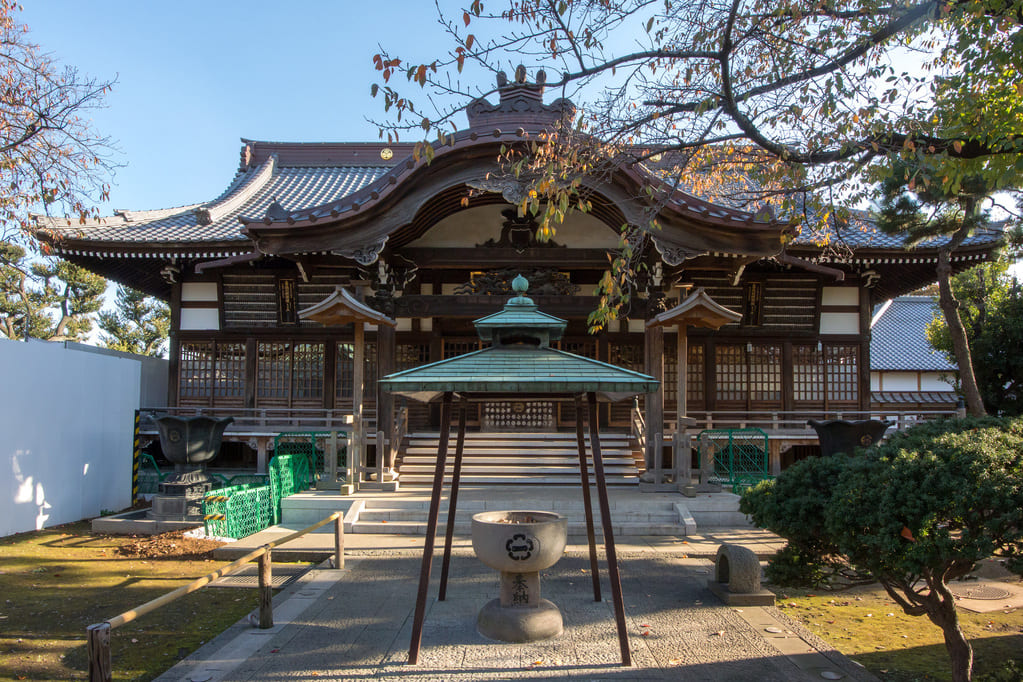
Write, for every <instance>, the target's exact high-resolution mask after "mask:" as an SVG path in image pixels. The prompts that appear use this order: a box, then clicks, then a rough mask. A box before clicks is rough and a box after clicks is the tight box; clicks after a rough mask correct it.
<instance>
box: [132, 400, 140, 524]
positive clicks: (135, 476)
mask: <svg viewBox="0 0 1023 682" xmlns="http://www.w3.org/2000/svg"><path fill="white" fill-rule="evenodd" d="M141 418H142V414H141V412H140V411H139V410H135V440H134V441H133V443H134V446H133V449H132V458H131V503H132V504H133V505H134V504H136V503H138V501H139V465H140V464H141V463H142V440H141V439H140V438H139V422H140V421H141Z"/></svg>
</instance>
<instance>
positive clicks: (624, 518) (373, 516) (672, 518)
mask: <svg viewBox="0 0 1023 682" xmlns="http://www.w3.org/2000/svg"><path fill="white" fill-rule="evenodd" d="M480 511H482V510H479V509H459V510H458V520H457V521H456V523H462V521H463V520H467V519H470V518H472V516H473V514H477V513H479V512H480ZM530 511H544V510H536V509H531V510H530ZM427 513H428V510H425V511H424V510H422V509H363V510H362V512H361V513H360V514H359V520H358V522H357V523H369V522H380V521H387V522H389V523H390V522H397V521H401V522H404V521H416V522H425V521H426V516H427ZM559 513H560V514H562V515H563V516H566V517H568V522H569V524H573V523H578V524H580V525H585V523H584V519H583V512H582V510H579V511H578V513H575V514H572V513H568V512H565V511H561V512H559ZM439 518H440V519H441V522H442V523H447V518H448V514H447V511H446V510H441V511H440V515H439ZM611 518H612V520H613V521H614V522H615V523H651V524H655V523H660V524H665V523H666V524H675V523H677V521H678V512H676V511H675V510H674V509H664V510H651V511H649V512H647V513H644V512H630V513H621V512H619V513H614V512H612V514H611Z"/></svg>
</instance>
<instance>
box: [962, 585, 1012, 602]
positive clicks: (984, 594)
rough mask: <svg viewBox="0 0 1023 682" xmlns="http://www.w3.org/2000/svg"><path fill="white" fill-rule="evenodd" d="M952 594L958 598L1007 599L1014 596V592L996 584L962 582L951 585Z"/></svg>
mask: <svg viewBox="0 0 1023 682" xmlns="http://www.w3.org/2000/svg"><path fill="white" fill-rule="evenodd" d="M949 589H950V590H951V591H952V594H954V595H955V596H956V598H958V599H1005V598H1006V597H1010V596H1012V592H1010V591H1009V590H1007V589H1005V588H1003V587H996V586H994V585H976V584H973V585H971V584H960V585H949Z"/></svg>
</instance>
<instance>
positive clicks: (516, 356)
mask: <svg viewBox="0 0 1023 682" xmlns="http://www.w3.org/2000/svg"><path fill="white" fill-rule="evenodd" d="M512 286H513V288H514V289H515V291H516V292H517V295H516V296H515V297H514V298H512V299H511V300H510V301H508V303H507V304H506V305H505V306H504V309H503V310H502V311H501V312H500V313H496V314H495V315H491V316H489V317H486V318H483V319H481V320H477V325H478V326H477V328H478V329H479V331H480V336H481V337H484V335H485V334H486V335H487V336H490V337H492V338H493V339H494V345H493V346H491V347H490V348H484V349H483V350H478V351H475V352H472V353H466V354H464V355H459V356H457V357H454V358H449V359H447V360H441V361H439V362H434V363H431V364H428V365H423V366H422V367H414V368H412V369H407V370H404V371H402V372H396V373H394V374H389V375H388V376H386V377H384V378H382V379H380V380H379V381H378V382H377V383H378V385H379V386H381V387H382V388H383V389H384V390H385V391H388V392H391V393H397V394H399V395H404V396H406V397H409V398H413V399H415V400H421V401H423V402H427V401H430V400H433V399H434V398H437V397H439V396H441V395H443V394H444V393H459V394H462V395H467V396H472V395H473V394H487V395H491V396H492V395H494V394H502V395H549V396H557V395H560V396H568V395H578V394H581V393H590V392H592V393H597V394H600V395H601V396H603V397H604V398H606V399H608V400H612V401H614V400H621V399H623V398H628V397H631V396H634V395H637V394H639V393H650V392H652V391H656V390H657V386H658V385H659V383H660V382H659V381H658V380H657V379H654V378H653V377H651V376H648V375H646V374H641V373H640V372H634V371H632V370H628V369H623V368H621V367H616V366H614V365H610V364H608V363H606V362H599V361H597V360H591V359H590V358H587V357H584V356H582V355H576V354H574V353H568V352H566V351H562V350H557V349H554V348H551V347H550V346H549V345H548V342H549V340H550V338H551V337H550V334H551V333H552V332H555V333H556V334H558V335H560V331H561V330H562V329H564V326H565V321H564V320H559V319H558V318H555V317H551V316H550V315H547V314H546V313H542V312H540V311H538V310H536V306H535V305H534V304H533V301H532V300H531V299H529V298H528V297H526V296H525V295H524V294H525V291H526V288H527V287H528V283H527V282H526V280H525V278H523V277H522V276H521V275H520V276H518V277H516V278H515V281H514V282H513V284H512ZM488 321H489V322H488ZM479 323H484V324H483V325H482V327H480V326H479Z"/></svg>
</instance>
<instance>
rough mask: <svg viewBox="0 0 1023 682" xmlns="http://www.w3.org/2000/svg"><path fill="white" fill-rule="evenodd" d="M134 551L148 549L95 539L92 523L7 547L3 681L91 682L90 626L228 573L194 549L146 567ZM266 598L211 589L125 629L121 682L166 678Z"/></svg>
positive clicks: (0, 652)
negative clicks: (214, 574)
mask: <svg viewBox="0 0 1023 682" xmlns="http://www.w3.org/2000/svg"><path fill="white" fill-rule="evenodd" d="M173 542H174V541H173V538H170V539H168V541H167V543H165V545H166V544H171V543H173ZM133 544H134V545H135V546H137V545H138V544H139V539H138V538H130V537H119V536H101V535H93V534H92V533H90V532H89V528H88V524H87V523H86V522H80V523H75V524H69V525H65V526H60V527H56V528H52V529H47V530H44V531H38V532H34V533H20V534H18V535H13V536H10V537H7V538H2V539H0V680H3V681H6V680H71V679H85V678H86V677H87V675H86V671H87V669H88V660H87V653H86V647H85V628H86V627H87V626H88V625H90V624H92V623H97V622H100V621H103V620H105V619H107V618H111V617H113V616H115V615H117V614H119V613H122V612H124V611H127V610H129V609H131V608H134V607H136V606H139V605H140V604H143V603H145V602H147V601H149V600H151V599H155V598H156V597H159V596H160V595H162V594H165V593H167V592H169V591H171V590H173V589H175V588H177V587H180V586H181V585H185V584H187V583H188V582H190V581H192V580H194V579H195V578H198V577H201V576H203V575H205V574H207V573H209V572H211V571H214V570H216V569H217V568H218V567H219V566H221V565H222V564H223V562H214V561H212V560H211V559H209V558H208V555H206V554H203V553H202V552H198V553H196V552H195V551H194V550H195V545H194V543H191V542H182V543H180V547H181V549H182V552H181V553H180V554H179V553H175V552H174V551H173V548H170V547H166V546H165V547H164V549H163V551H161V552H159V553H158V554H159V558H142V557H139V556H138V552H133V551H131V545H133ZM122 551H128V553H129V554H132V555H133V556H123V555H122V554H121V552H122ZM182 555H184V557H188V558H183V556H182ZM257 593H258V591H257V590H252V589H228V588H217V589H204V590H200V591H199V592H197V593H193V594H190V595H188V596H187V597H183V598H182V599H179V600H177V601H176V602H174V603H172V604H169V605H167V606H165V607H163V608H161V609H158V610H156V611H154V612H153V613H150V614H148V615H145V616H142V617H141V618H139V619H138V620H135V621H133V622H131V623H128V624H127V625H125V626H123V627H120V628H117V629H116V630H114V631H113V632H112V634H111V656H112V663H113V670H114V679H117V680H151V679H153V678H154V677H156V676H158V675H159V674H160V673H162V672H164V671H165V670H167V669H168V668H169V667H170V666H172V665H173V664H174V663H176V662H177V661H178V660H179V659H181V658H183V657H184V656H186V655H187V654H189V653H191V652H192V651H194V650H195V649H197V648H198V647H199V646H200V645H201V644H203V643H204V642H206V641H208V640H210V639H212V638H213V637H215V636H216V635H217V634H219V633H220V632H222V631H223V630H225V629H226V628H227V627H229V626H230V625H232V624H233V623H235V622H236V621H237V620H238V619H240V618H242V617H243V616H244V615H245V614H246V613H248V612H249V611H252V610H253V609H255V608H256V606H257V604H258V594H257Z"/></svg>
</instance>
